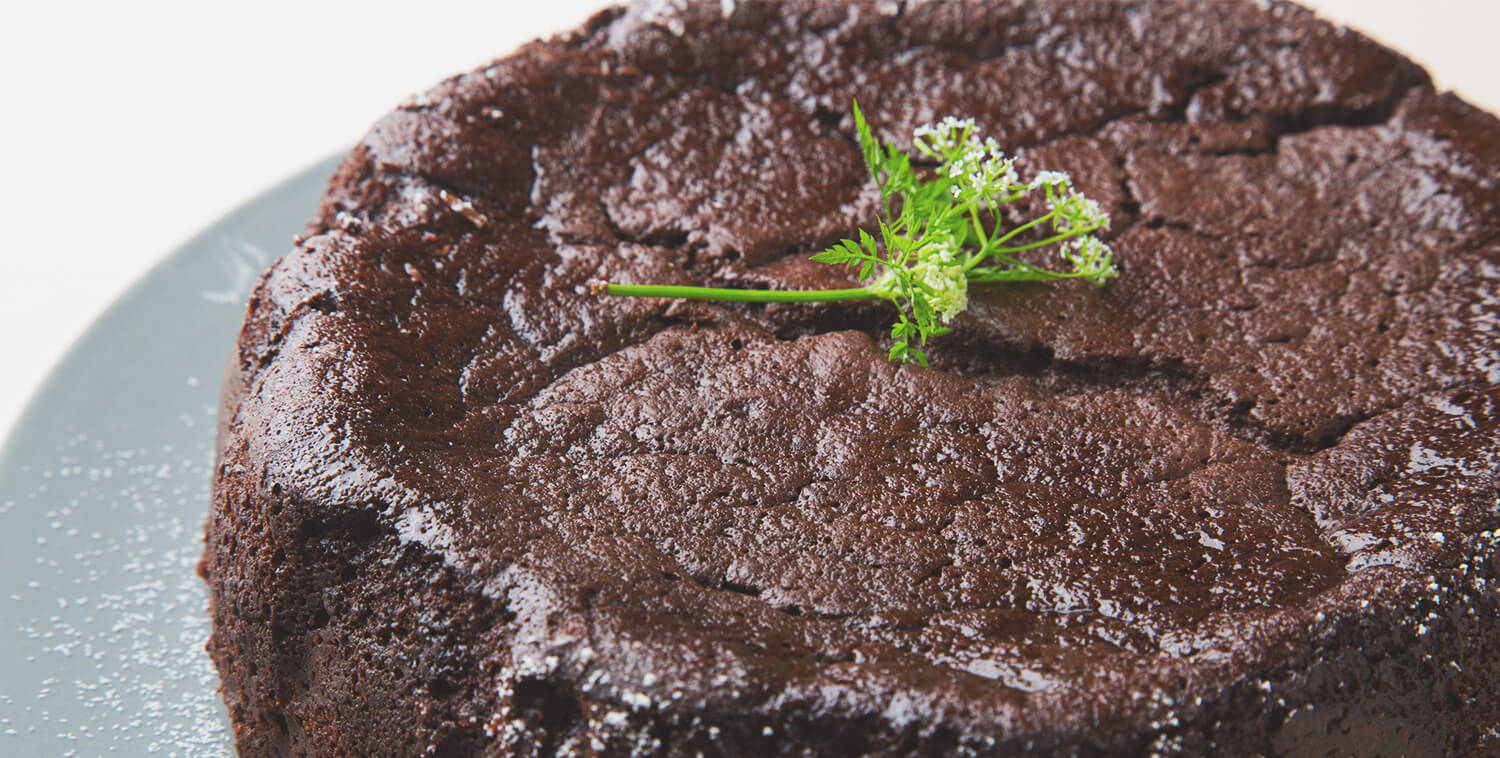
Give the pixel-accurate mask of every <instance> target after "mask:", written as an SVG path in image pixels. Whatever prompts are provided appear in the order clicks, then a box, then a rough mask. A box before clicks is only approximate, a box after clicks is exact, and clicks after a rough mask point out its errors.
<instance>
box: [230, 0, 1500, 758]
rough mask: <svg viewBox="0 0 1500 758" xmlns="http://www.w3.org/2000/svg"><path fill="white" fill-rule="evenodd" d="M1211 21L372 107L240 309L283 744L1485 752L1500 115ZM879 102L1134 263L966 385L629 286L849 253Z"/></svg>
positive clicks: (600, 22)
mask: <svg viewBox="0 0 1500 758" xmlns="http://www.w3.org/2000/svg"><path fill="white" fill-rule="evenodd" d="M888 6H889V7H888ZM1196 7H1197V6H1196V4H1187V3H1169V2H1139V3H1087V2H1075V3H1035V4H1030V5H1026V6H1013V5H1011V4H1006V3H991V4H973V5H969V4H964V5H958V4H911V5H910V6H909V7H897V6H894V5H892V4H884V3H870V4H857V5H853V6H849V7H847V8H846V7H843V6H837V7H835V6H833V5H825V4H819V3H805V4H804V3H788V4H759V3H738V4H734V5H733V7H732V8H731V10H732V12H731V13H729V14H728V15H727V16H726V15H725V14H724V10H725V9H726V8H729V6H728V5H721V4H693V5H690V6H689V7H688V8H687V9H686V10H683V11H681V12H680V13H676V12H673V13H671V14H669V15H662V13H663V12H664V11H662V9H659V8H654V7H642V8H637V9H634V10H633V11H630V12H609V13H606V14H602V15H601V16H599V17H597V18H596V19H595V20H593V21H592V22H590V24H589V25H588V26H586V27H585V28H584V29H583V30H581V31H580V32H578V33H576V34H575V35H573V36H571V37H567V38H563V39H559V40H556V41H552V42H549V43H538V44H536V45H533V46H531V47H529V48H526V49H524V50H523V51H522V52H521V53H519V54H518V55H517V56H515V57H513V58H509V59H506V60H504V61H501V62H498V63H497V64H495V65H494V66H492V67H490V68H488V69H485V70H483V71H480V72H476V73H474V74H470V75H466V76H464V77H459V78H457V79H455V80H452V81H450V82H448V83H445V84H444V85H442V86H440V87H439V88H438V89H437V90H435V91H434V92H432V93H429V94H428V95H427V96H424V97H421V98H418V99H416V100H414V101H413V102H412V103H411V104H409V105H408V106H406V107H404V108H403V109H401V110H399V111H397V112H396V113H395V114H392V115H391V116H390V117H388V118H387V119H386V120H384V121H382V122H381V124H379V125H377V127H376V129H375V130H374V131H373V132H372V134H371V136H370V137H369V138H367V139H366V141H365V142H364V143H362V144H361V146H360V147H359V148H357V149H356V150H355V152H354V153H353V154H351V156H350V158H349V159H348V160H346V161H345V163H344V165H343V166H342V167H341V168H340V170H339V172H338V174H337V175H336V176H335V179H334V182H333V184H332V185H331V187H330V190H329V193H328V194H327V196H326V197H325V199H324V204H323V208H322V210H321V212H320V216H319V219H318V220H317V221H315V222H314V225H313V231H314V232H315V233H314V234H313V235H312V236H310V237H309V238H308V239H307V240H305V241H304V242H303V243H302V244H301V245H300V246H299V248H298V249H297V250H296V251H294V252H293V253H292V254H291V255H289V256H287V257H286V258H284V259H282V260H281V261H280V262H278V263H277V264H276V265H275V266H274V267H273V268H272V270H271V271H270V272H269V273H268V274H267V277H266V278H265V279H264V280H263V282H262V283H261V286H260V287H259V288H258V289H257V292H256V295H255V298H254V300H253V301H252V304H251V309H250V313H249V317H248V319H247V322H246V327H245V330H244V332H243V333H242V336H241V341H240V364H239V365H240V371H241V372H242V376H244V377H245V382H244V384H243V396H242V397H241V398H240V399H239V400H238V402H237V407H238V410H237V411H236V412H235V414H234V415H233V417H232V418H231V419H230V421H229V424H228V426H227V428H226V434H225V437H224V441H223V444H222V449H221V461H220V466H219V472H218V476H217V479H216V483H215V505H214V514H213V516H212V517H211V520H210V524H209V531H208V540H209V544H208V551H207V553H206V555H205V561H204V570H205V573H206V576H207V577H208V579H209V581H210V585H211V587H212V590H213V598H214V618H215V633H214V639H213V642H212V644H211V650H212V652H213V654H214V658H215V661H216V663H217V664H218V665H219V667H220V670H221V674H222V676H223V678H224V686H225V693H226V699H227V701H228V702H229V705H230V710H231V715H232V716H233V718H234V720H235V723H236V733H237V738H238V740H239V743H240V746H241V750H242V751H243V752H244V753H246V754H251V755H261V754H266V755H272V754H284V753H289V752H309V753H311V754H327V755H340V754H348V755H355V754H371V753H375V752H386V751H390V750H396V751H397V752H403V753H420V752H423V751H427V752H433V753H436V754H445V755H446V754H486V753H496V754H554V753H567V752H591V751H592V752H597V751H603V752H607V753H623V752H632V751H634V752H645V753H665V754H678V753H691V752H695V751H700V750H701V751H703V752H704V753H705V754H727V755H736V754H765V753H768V752H782V753H787V754H794V753H800V752H803V751H815V752H818V753H828V754H860V753H875V754H904V753H914V752H916V753H928V754H937V753H945V752H955V751H957V752H964V751H969V752H976V753H1008V752H1020V751H1028V752H1055V753H1060V754H1079V753H1081V754H1132V753H1144V752H1149V751H1158V752H1179V753H1188V754H1191V753H1195V752H1202V751H1205V750H1210V749H1211V750H1213V751H1215V752H1226V753H1228V752H1237V753H1239V754H1247V755H1248V754H1255V753H1265V754H1305V755H1316V754H1322V752H1323V751H1324V750H1343V751H1347V750H1350V749H1355V748H1358V749H1359V750H1360V751H1361V752H1362V754H1370V755H1376V754H1382V752H1381V751H1385V753H1384V754H1393V755H1394V754H1403V753H1404V754H1409V755H1417V754H1424V753H1425V752H1431V754H1452V753H1455V752H1464V751H1468V752H1470V753H1472V754H1482V753H1483V751H1484V750H1486V749H1492V748H1493V740H1494V739H1495V738H1494V737H1493V736H1490V735H1487V734H1486V730H1487V729H1488V728H1489V727H1492V726H1494V725H1495V724H1496V723H1500V703H1497V702H1496V699H1495V696H1494V695H1493V694H1492V693H1491V692H1489V686H1488V684H1489V683H1490V682H1493V681H1495V679H1496V675H1497V674H1500V672H1497V671H1496V670H1495V668H1496V666H1497V665H1500V663H1491V661H1500V658H1497V656H1495V655H1494V654H1493V653H1494V649H1495V645H1496V634H1497V631H1496V629H1495V625H1494V624H1492V623H1489V621H1488V620H1489V619H1492V618H1493V617H1494V612H1495V607H1494V606H1495V597H1494V594H1493V592H1492V591H1491V589H1490V587H1491V585H1490V584H1489V582H1490V581H1491V580H1492V578H1493V573H1494V568H1495V567H1494V562H1493V555H1494V547H1493V535H1494V530H1495V529H1496V528H1497V526H1500V524H1497V514H1496V511H1497V502H1496V491H1497V473H1496V472H1497V470H1500V463H1497V455H1500V452H1497V451H1500V388H1497V381H1500V365H1497V364H1496V363H1495V361H1494V357H1493V344H1494V329H1495V325H1496V322H1497V320H1500V316H1497V306H1496V303H1497V302H1500V243H1497V239H1500V230H1497V226H1500V213H1497V212H1496V206H1497V204H1500V192H1497V186H1500V146H1497V145H1500V141H1497V140H1496V139H1495V135H1496V134H1497V133H1500V126H1497V124H1496V122H1495V121H1494V119H1493V118H1491V117H1489V116H1487V115H1486V114H1482V113H1478V112H1476V111H1474V110H1473V109H1471V108H1468V107H1467V106H1465V105H1463V104H1462V103H1461V102H1458V101H1456V100H1454V99H1452V98H1448V97H1443V96H1439V95H1436V94H1435V93H1433V92H1432V91H1431V89H1430V86H1429V85H1428V84H1427V81H1426V78H1425V76H1424V75H1423V74H1422V73H1421V72H1420V70H1419V69H1417V68H1415V67H1414V66H1412V65H1411V64H1410V63H1408V62H1406V61H1404V60H1402V59H1401V58H1399V57H1398V56H1395V55H1394V54H1392V53H1390V52H1389V51H1386V50H1383V49H1381V48H1379V47H1377V46H1375V45H1373V44H1372V43H1370V42H1368V41H1367V40H1364V39H1362V38H1359V37H1358V36H1357V35H1353V34H1350V33H1347V32H1341V31H1337V30H1333V29H1331V28H1329V27H1326V26H1324V25H1322V24H1321V23H1319V22H1317V21H1316V20H1314V19H1312V18H1311V17H1310V16H1308V15H1307V14H1305V13H1302V12H1301V11H1298V10H1296V9H1294V8H1291V7H1288V6H1284V5H1272V6H1270V8H1269V9H1267V8H1262V7H1260V6H1259V5H1257V4H1253V3H1223V4H1222V11H1223V12H1222V13H1220V14H1216V15H1215V16H1214V17H1213V18H1211V19H1209V18H1204V17H1203V16H1202V15H1200V14H1199V13H1197V12H1194V11H1192V9H1193V8H1196ZM887 10H894V11H898V12H896V13H894V14H887V13H885V11H887ZM679 25H680V26H679ZM679 32H680V33H679ZM1018 93H1019V94H1018ZM855 96H857V97H858V99H859V101H860V102H861V104H862V105H864V106H865V107H866V109H867V110H868V111H869V112H870V113H872V114H879V116H878V118H877V119H876V122H875V125H876V127H877V129H878V130H880V132H881V136H882V139H886V140H890V141H893V142H896V143H898V144H904V143H905V142H906V138H907V136H908V135H909V134H910V130H911V127H913V126H915V125H916V124H918V123H921V122H923V121H927V120H933V119H935V118H936V117H939V116H942V115H947V114H949V113H959V114H965V115H973V116H974V117H975V118H976V119H977V120H978V121H979V122H980V125H981V128H982V129H984V130H985V131H986V132H987V133H995V134H998V135H999V136H1000V137H1001V138H1002V139H1003V140H1004V141H1005V143H1006V144H1007V145H1010V146H1013V147H1014V149H1016V150H1017V152H1018V153H1019V155H1020V157H1021V160H1022V162H1023V165H1025V166H1027V167H1029V168H1031V169H1035V168H1039V167H1043V166H1045V167H1049V168H1061V169H1065V170H1068V171H1070V172H1072V173H1073V175H1074V177H1075V179H1076V181H1077V182H1078V183H1079V185H1080V186H1081V187H1083V188H1084V189H1085V190H1086V191H1088V192H1089V193H1090V194H1091V195H1096V194H1097V195H1099V196H1102V197H1103V199H1104V200H1105V201H1106V202H1107V203H1108V205H1109V206H1110V210H1111V213H1112V214H1114V216H1115V219H1116V225H1115V228H1114V230H1113V239H1112V240H1111V243H1112V244H1113V245H1114V246H1115V247H1116V249H1117V250H1118V251H1119V257H1120V259H1121V263H1122V266H1123V267H1124V268H1125V272H1124V274H1123V275H1122V277H1121V279H1120V280H1118V281H1117V282H1115V283H1113V284H1112V285H1111V286H1110V287H1108V288H1106V289H1103V290H1095V289H1091V288H1086V287H1079V288H1071V287H1053V288H1029V287H1009V288H1004V289H999V288H997V289H995V290H993V291H989V292H985V293H976V294H975V295H974V300H975V307H974V308H973V310H972V311H971V313H970V314H966V315H965V316H962V317H960V319H959V320H958V321H957V322H956V324H955V334H954V335H953V336H952V337H951V338H947V339H945V343H944V344H943V345H942V347H941V349H938V350H934V351H933V355H934V359H935V360H934V370H932V371H923V370H916V369H910V368H898V367H896V366H893V365H890V364H888V363H887V362H886V361H885V360H884V358H883V351H882V350H881V346H880V344H879V340H880V339H881V338H882V337H883V335H882V334H881V333H880V332H881V331H882V330H880V329H878V328H877V327H878V325H879V324H881V323H883V318H884V316H883V315H882V314H881V313H880V311H879V309H878V308H876V307H874V306H847V305H836V306H834V305H824V306H811V307H801V306H798V307H780V306H772V307H763V308H759V307H748V306H746V307H742V306H710V305H703V304H680V303H679V304H671V303H658V302H646V301H635V302H629V301H609V300H599V299H593V298H590V297H588V296H587V294H586V292H585V287H584V285H585V283H586V282H587V281H588V280H589V279H592V278H610V279H614V280H617V281H618V280H634V281H642V282H645V281H650V282H662V283H683V284H688V283H702V282H716V283H731V284H739V285H741V286H750V285H757V284H758V285H765V286H771V287H793V286H842V285H843V284H844V283H845V282H846V281H847V280H845V279H843V278H842V277H843V276H844V274H842V273H841V272H839V271H836V270H833V269H831V268H829V267H825V266H820V265H817V264H811V263H808V262H806V260H805V259H806V256H807V254H808V253H809V252H811V251H813V250H815V249H817V248H819V247H820V246H822V245H824V244H826V243H828V242H830V241H832V240H833V239H836V238H837V237H839V236H843V235H846V234H848V232H849V230H851V229H852V228H854V227H856V226H858V225H860V224H862V223H867V222H868V221H869V220H870V219H871V218H872V217H873V214H874V208H875V201H876V198H874V197H873V192H872V188H870V187H868V186H866V185H867V182H866V176H865V174H864V173H863V168H862V166H861V165H860V163H859V158H858V154H857V150H856V149H855V147H854V143H853V139H852V134H851V129H850V125H849V124H848V122H847V118H845V117H844V116H843V115H842V114H843V113H844V110H845V108H846V105H845V104H846V103H847V102H848V101H849V99H851V98H852V97H855ZM1288 219H1295V220H1296V221H1295V222H1294V223H1289V222H1288ZM1482 740H1490V742H1482Z"/></svg>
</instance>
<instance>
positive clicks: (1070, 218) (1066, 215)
mask: <svg viewBox="0 0 1500 758" xmlns="http://www.w3.org/2000/svg"><path fill="white" fill-rule="evenodd" d="M1047 204H1048V205H1050V206H1051V207H1052V210H1053V211H1054V212H1056V213H1057V219H1056V220H1054V221H1053V226H1054V227H1056V229H1057V231H1059V232H1063V233H1065V234H1066V233H1069V232H1091V231H1094V230H1095V229H1108V228H1109V214H1108V213H1105V212H1104V209H1102V208H1100V207H1099V203H1098V202H1096V201H1094V200H1090V199H1088V198H1086V197H1084V196H1083V195H1081V194H1079V193H1078V192H1077V191H1069V192H1068V193H1067V194H1065V195H1053V196H1052V197H1049V198H1047Z"/></svg>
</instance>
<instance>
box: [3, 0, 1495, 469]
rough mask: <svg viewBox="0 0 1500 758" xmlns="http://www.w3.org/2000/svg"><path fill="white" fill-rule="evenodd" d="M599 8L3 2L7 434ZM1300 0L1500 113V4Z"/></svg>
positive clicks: (348, 1)
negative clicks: (129, 337) (274, 227)
mask: <svg viewBox="0 0 1500 758" xmlns="http://www.w3.org/2000/svg"><path fill="white" fill-rule="evenodd" d="M604 4H605V3H601V2H599V0H544V1H543V2H516V1H515V0H490V1H489V2H473V1H466V0H428V1H427V2H421V3H416V2H411V3H401V4H398V3H390V2H376V1H373V0H364V1H362V2H354V1H353V0H337V1H331V2H318V1H317V0H297V1H296V2H293V1H292V0H261V1H260V2H255V3H248V2H246V3H226V2H215V1H213V0H210V1H209V2H204V1H203V0H193V1H191V2H190V1H188V0H138V1H137V2H104V1H103V0H99V1H97V2H79V1H77V0H72V1H68V0H63V1H60V2H56V1H55V2H44V3H26V4H24V5H22V4H19V3H17V4H14V5H13V6H12V7H10V8H7V10H6V11H5V12H4V14H3V17H4V22H3V28H0V103H3V105H0V172H3V173H0V439H3V435H4V434H5V433H7V432H8V431H9V429H10V427H11V425H12V424H13V423H14V420H15V417H16V415H17V414H18V413H19V412H20V410H21V409H22V408H23V407H24V405H25V402H26V400H27V398H28V397H29V396H30V395H31V394H32V392H33V391H34V390H35V389H36V387H38V386H39V384H40V383H41V381H42V380H43V378H44V376H45V374H46V372H47V370H48V369H49V368H50V367H51V365H52V364H53V363H54V362H55V361H57V359H58V358H60V357H61V356H62V354H63V352H64V351H65V350H66V349H67V347H68V345H69V344H70V343H71V342H72V341H73V340H74V339H75V338H76V337H77V336H78V335H79V334H80V333H81V332H82V331H83V330H84V328H85V327H86V326H87V325H88V324H89V322H91V321H92V320H93V319H94V318H95V316H97V314H98V313H99V312H100V311H101V310H103V309H104V307H105V306H106V305H108V304H109V303H110V301H112V300H113V299H114V298H115V297H116V296H117V295H119V294H120V293H121V292H123V291H124V290H125V288H126V287H128V286H129V285H130V283H131V282H133V281H134V280H135V279H136V278H138V277H139V276H140V275H141V274H143V273H144V272H145V271H146V270H147V269H148V268H149V267H150V266H151V265H152V264H153V263H154V262H156V261H157V260H159V259H160V258H162V257H163V256H165V255H166V254H167V253H169V252H170V251H171V250H172V249H173V248H174V247H176V246H177V245H178V244H180V243H182V242H184V241H186V240H187V239H188V238H189V237H190V236H192V235H193V233H195V232H196V231H198V230H199V229H201V228H202V227H204V226H206V225H208V224H209V223H211V222H213V221H214V220H215V219H217V218H218V217H219V216H221V215H223V214H224V213H226V212H228V211H230V210H231V209H233V208H234V207H235V206H237V205H239V204H240V203H242V202H243V201H245V200H247V199H248V198H250V197H251V196H252V195H254V194H256V193H258V192H260V191H261V190H263V189H266V188H267V187H269V186H271V185H272V184H274V183H276V182H277V181H279V180H281V179H283V178H285V177H287V176H289V175H290V174H292V173H294V172H296V171H297V170H298V169H301V168H303V167H305V166H307V165H308V164H310V163H312V162H314V161H316V160H318V159H320V158H323V157H325V156H328V155H331V154H333V153H335V152H337V151H339V150H341V149H343V148H346V147H347V146H349V145H351V144H352V143H353V142H354V141H355V140H357V139H358V138H359V137H360V136H361V134H362V133H363V132H364V130H365V128H366V127H367V126H368V125H369V124H370V123H371V122H373V121H374V120H375V119H376V118H378V117H379V116H380V115H381V114H382V113H384V112H385V111H387V110H389V109H390V108H391V107H392V106H393V105H394V104H396V103H397V102H399V101H400V100H401V99H402V98H404V97H405V96H406V95H408V94H410V93H413V92H417V91H419V90H422V89H425V88H426V87H428V86H429V85H431V84H433V83H435V82H437V81H438V80H439V79H441V78H443V77H445V76H447V75H449V74H454V73H458V72H461V71H465V70H468V69H472V68H477V67H478V66H480V65H482V64H484V63H485V62H486V61H488V60H490V59H491V58H494V57H498V56H500V55H502V54H505V53H507V52H509V51H510V50H512V49H514V48H515V47H516V46H517V45H519V44H520V43H522V42H525V41H526V40H528V39H531V38H534V37H537V36H543V35H549V34H552V33H554V32H557V31H561V30H564V29H567V28H570V27H572V26H575V25H577V24H578V23H581V22H582V21H583V20H584V19H585V18H586V17H587V16H588V15H589V14H590V12H591V11H592V10H594V9H596V8H598V7H601V6H603V5H604ZM1307 4H1308V5H1312V6H1313V7H1315V8H1317V9H1318V10H1320V11H1321V12H1322V13H1323V14H1324V15H1326V16H1328V17H1330V18H1332V19H1335V20H1337V21H1341V22H1345V23H1348V24H1350V25H1351V26H1354V27H1355V28H1358V29H1360V30H1362V31H1364V32H1366V33H1367V34H1370V35H1371V36H1374V37H1376V38H1378V39H1380V40H1382V41H1384V42H1386V43H1387V44H1390V45H1392V46H1393V47H1396V48H1397V49H1400V50H1402V51H1404V52H1406V53H1407V54H1408V55H1410V56H1411V57H1413V58H1415V59H1416V60H1417V61H1419V62H1421V63H1423V64H1425V65H1427V66H1428V69H1429V71H1431V72H1433V74H1434V75H1435V77H1436V78H1437V80H1438V83H1439V86H1442V87H1445V88H1453V89H1456V90H1457V91H1459V92H1460V93H1461V94H1463V95H1464V96H1465V97H1467V98H1468V99H1470V100H1471V101H1472V102H1475V103H1478V104H1480V105H1483V106H1484V107H1486V108H1488V109H1489V110H1491V111H1500V76H1496V72H1497V71H1500V65H1497V64H1500V55H1497V54H1496V51H1495V49H1494V47H1493V45H1494V44H1495V42H1494V36H1495V32H1496V31H1497V30H1500V2H1497V0H1425V2H1423V1H1420V0H1315V1H1313V2H1308V3H1307ZM1205 5H1211V4H1210V3H1205ZM308 210H309V213H310V212H311V210H312V209H308ZM227 349H228V347H227V346H226V350H227Z"/></svg>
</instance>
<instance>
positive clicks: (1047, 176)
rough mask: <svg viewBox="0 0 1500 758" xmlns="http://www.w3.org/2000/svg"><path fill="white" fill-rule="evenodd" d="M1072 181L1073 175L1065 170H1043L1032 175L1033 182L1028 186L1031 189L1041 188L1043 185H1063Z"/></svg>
mask: <svg viewBox="0 0 1500 758" xmlns="http://www.w3.org/2000/svg"><path fill="white" fill-rule="evenodd" d="M1072 181H1073V177H1070V176H1068V175H1067V173H1065V172H1062V171H1043V172H1041V173H1039V174H1037V175H1036V176H1034V177H1032V178H1031V184H1029V185H1027V186H1028V187H1029V188H1031V189H1041V188H1043V187H1061V186H1063V185H1065V184H1069V183H1071V182H1072Z"/></svg>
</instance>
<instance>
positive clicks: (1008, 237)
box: [995, 211, 1057, 248]
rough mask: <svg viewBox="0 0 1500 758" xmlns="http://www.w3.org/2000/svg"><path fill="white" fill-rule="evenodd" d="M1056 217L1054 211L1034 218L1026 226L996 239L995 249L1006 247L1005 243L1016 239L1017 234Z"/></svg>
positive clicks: (1022, 225)
mask: <svg viewBox="0 0 1500 758" xmlns="http://www.w3.org/2000/svg"><path fill="white" fill-rule="evenodd" d="M1056 215H1057V211H1052V212H1051V213H1048V214H1047V215H1045V216H1038V217H1036V218H1034V219H1032V220H1030V221H1027V222H1026V223H1024V224H1021V225H1020V226H1018V227H1016V228H1014V229H1012V230H1010V231H1009V232H1006V233H1005V236H1003V237H1000V238H998V239H996V240H995V247H997V248H998V247H1000V246H1001V245H1004V244H1005V243H1007V242H1009V241H1010V240H1011V239H1012V238H1013V237H1015V236H1016V235H1017V234H1020V233H1021V232H1024V231H1026V230H1027V229H1030V228H1032V227H1035V226H1036V225H1037V224H1041V223H1045V222H1046V221H1047V220H1048V219H1051V218H1052V217H1053V216H1056Z"/></svg>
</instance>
